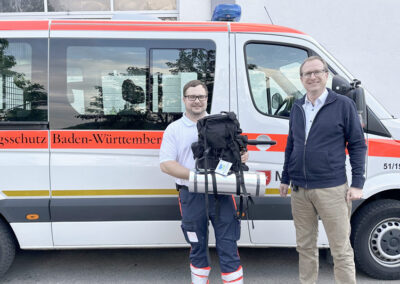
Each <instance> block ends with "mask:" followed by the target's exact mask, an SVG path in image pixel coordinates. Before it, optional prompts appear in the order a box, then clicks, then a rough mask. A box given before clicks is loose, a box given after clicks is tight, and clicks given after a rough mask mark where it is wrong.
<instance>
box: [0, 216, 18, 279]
mask: <svg viewBox="0 0 400 284" xmlns="http://www.w3.org/2000/svg"><path fill="white" fill-rule="evenodd" d="M14 257H15V242H14V238H13V236H12V235H11V232H10V229H9V228H8V226H7V225H6V224H5V223H4V222H3V221H2V220H0V277H1V276H3V275H4V274H5V273H6V272H7V270H8V269H9V268H10V266H11V264H12V263H13V261H14Z"/></svg>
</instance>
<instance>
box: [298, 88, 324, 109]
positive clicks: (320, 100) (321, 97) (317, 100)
mask: <svg viewBox="0 0 400 284" xmlns="http://www.w3.org/2000/svg"><path fill="white" fill-rule="evenodd" d="M327 97H328V90H327V89H325V91H324V92H323V93H322V95H320V96H319V97H318V99H316V100H315V105H324V104H325V101H326V98H327ZM304 103H305V104H307V103H309V104H311V101H310V100H309V99H308V97H307V94H306V96H305V101H304Z"/></svg>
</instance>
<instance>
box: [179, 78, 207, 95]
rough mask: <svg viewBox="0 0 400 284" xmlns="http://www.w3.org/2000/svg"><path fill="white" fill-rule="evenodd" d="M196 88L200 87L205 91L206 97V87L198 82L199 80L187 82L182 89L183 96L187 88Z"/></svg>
mask: <svg viewBox="0 0 400 284" xmlns="http://www.w3.org/2000/svg"><path fill="white" fill-rule="evenodd" d="M197 86H202V87H203V89H204V90H205V91H206V95H207V96H208V90H207V86H206V84H205V83H204V82H202V81H200V80H192V81H189V82H187V83H186V84H185V86H184V87H183V95H185V94H186V91H187V89H189V88H194V87H197Z"/></svg>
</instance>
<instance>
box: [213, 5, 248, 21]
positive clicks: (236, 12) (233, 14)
mask: <svg viewBox="0 0 400 284" xmlns="http://www.w3.org/2000/svg"><path fill="white" fill-rule="evenodd" d="M241 14H242V9H241V8H240V6H239V5H237V4H219V5H217V6H216V7H215V9H214V13H213V15H212V18H211V21H226V22H239V20H240V16H241Z"/></svg>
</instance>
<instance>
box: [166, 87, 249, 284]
mask: <svg viewBox="0 0 400 284" xmlns="http://www.w3.org/2000/svg"><path fill="white" fill-rule="evenodd" d="M183 94H184V95H183V103H184V104H185V110H186V112H185V113H184V114H183V116H182V118H180V119H179V120H177V121H175V122H173V123H171V124H170V125H169V126H168V127H167V129H166V130H165V132H164V136H163V141H162V144H161V149H160V168H161V170H162V171H163V172H164V173H166V174H168V175H171V176H173V177H175V181H176V186H177V189H178V190H179V206H180V211H181V215H182V231H183V234H184V236H185V239H186V241H187V242H188V243H189V244H190V245H191V251H190V270H191V277H192V283H193V284H206V283H209V282H208V275H209V273H210V269H211V268H210V264H209V263H208V257H207V250H208V243H207V240H208V236H207V233H208V220H207V212H206V207H205V206H206V205H205V195H204V194H200V193H191V192H189V191H188V187H187V186H188V184H189V173H190V170H193V169H194V168H195V161H194V159H193V153H192V149H191V145H192V143H193V142H196V141H197V140H198V132H197V127H196V124H197V121H198V120H199V119H201V118H203V117H204V116H206V115H207V112H206V108H207V99H208V91H207V87H206V85H205V84H204V83H203V82H201V81H198V80H193V81H190V82H189V83H187V84H186V85H185V86H184V88H183ZM247 157H248V154H247V153H246V154H245V155H243V156H242V161H244V162H245V161H246V160H247ZM216 198H217V200H216V199H215V198H214V196H211V195H210V197H209V207H208V215H209V218H210V220H211V222H212V224H213V227H214V231H215V239H216V249H217V253H218V256H219V260H220V268H221V277H222V280H223V283H232V284H233V283H234V284H241V283H243V269H242V266H241V265H240V258H239V254H238V249H237V244H236V241H237V240H238V239H239V237H240V221H239V219H238V217H237V213H236V211H237V208H236V203H235V200H234V198H233V196H229V195H217V197H216ZM215 202H218V206H219V210H218V212H219V215H218V216H216V212H215Z"/></svg>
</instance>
